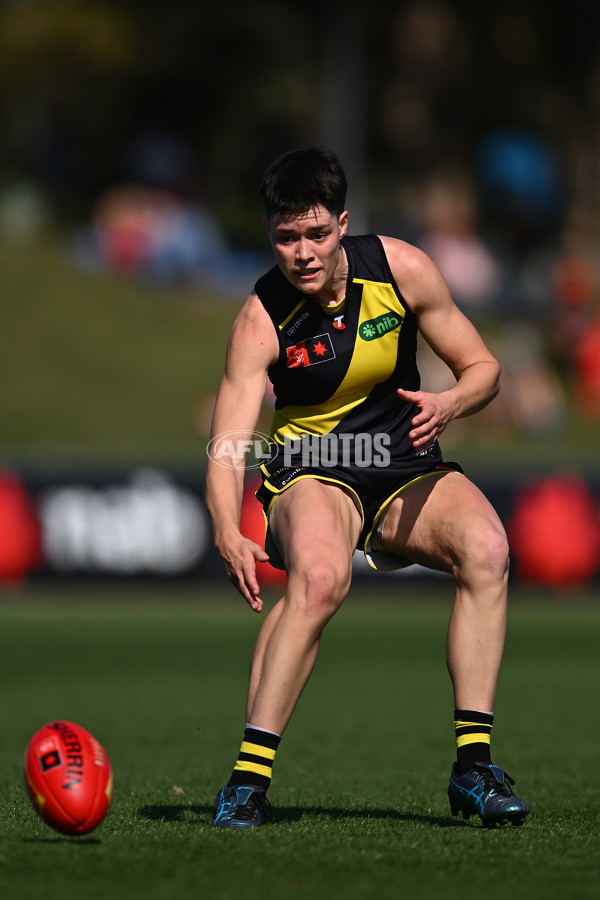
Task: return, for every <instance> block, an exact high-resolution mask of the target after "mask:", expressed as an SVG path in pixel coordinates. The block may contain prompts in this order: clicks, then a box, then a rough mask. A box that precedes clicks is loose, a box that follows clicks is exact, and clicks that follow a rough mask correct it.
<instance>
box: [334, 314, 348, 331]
mask: <svg viewBox="0 0 600 900" xmlns="http://www.w3.org/2000/svg"><path fill="white" fill-rule="evenodd" d="M333 327H334V328H337V330H338V331H343V330H344V328H345V327H346V325H345V323H344V317H343V316H334V319H333Z"/></svg>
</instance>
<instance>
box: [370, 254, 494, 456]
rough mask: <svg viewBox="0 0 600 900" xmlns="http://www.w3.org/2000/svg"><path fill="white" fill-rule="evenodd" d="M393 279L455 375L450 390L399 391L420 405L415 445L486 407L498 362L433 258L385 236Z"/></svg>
mask: <svg viewBox="0 0 600 900" xmlns="http://www.w3.org/2000/svg"><path fill="white" fill-rule="evenodd" d="M382 243H383V246H384V248H385V251H386V255H387V257H388V260H389V263H390V268H391V270H392V274H393V276H394V279H395V281H396V283H397V285H398V287H399V288H400V291H401V293H402V296H403V297H404V300H405V301H406V304H407V305H408V307H409V308H410V309H411V310H412V312H413V313H414V314H415V316H416V318H417V323H418V326H419V331H420V332H421V334H422V335H423V337H424V339H425V340H426V341H427V343H428V344H429V346H430V347H431V348H432V350H433V351H434V353H435V354H436V355H437V356H438V357H439V358H440V359H442V360H443V361H444V362H445V363H446V365H447V366H448V368H449V369H450V370H451V372H452V374H453V375H454V377H455V379H456V384H454V385H453V386H452V387H451V388H449V389H448V390H446V391H442V392H441V393H438V394H432V393H429V392H427V391H406V390H404V389H402V388H400V389H399V390H398V395H399V396H400V397H401V398H402V399H403V400H407V401H409V402H412V403H415V404H416V405H417V406H418V407H419V412H418V414H417V415H416V416H415V417H414V418H413V420H412V431H411V432H410V438H411V440H412V442H413V446H414V447H415V449H416V450H423V449H425V448H427V447H428V446H430V445H431V444H432V443H433V442H434V441H435V440H437V438H438V437H439V436H440V435H441V434H442V432H443V431H444V429H445V428H446V426H447V425H448V423H449V422H451V421H452V420H453V419H459V418H463V417H464V416H470V415H472V414H473V413H476V412H478V411H479V410H480V409H483V407H484V406H486V405H487V404H488V403H489V402H490V401H491V400H493V399H494V397H495V396H496V394H497V393H498V390H499V387H500V384H499V379H500V365H499V363H498V360H497V359H496V358H495V357H494V356H493V354H492V353H491V352H490V350H489V349H488V348H487V346H486V345H485V343H484V341H483V338H482V337H481V335H480V334H479V332H478V331H477V329H476V328H475V326H474V325H473V324H472V323H471V322H470V321H469V319H467V317H466V316H465V315H464V314H463V313H462V312H461V311H460V310H459V309H458V307H457V306H456V304H455V303H454V301H453V300H452V297H451V295H450V291H449V289H448V285H447V284H446V281H445V279H444V277H443V275H442V273H441V272H440V270H439V269H438V267H437V266H436V265H435V263H434V262H433V261H432V260H431V259H430V258H429V257H428V256H427V255H426V254H425V253H423V252H422V251H421V250H419V249H418V248H416V247H413V246H411V245H410V244H406V243H405V242H404V241H398V240H394V239H393V238H382Z"/></svg>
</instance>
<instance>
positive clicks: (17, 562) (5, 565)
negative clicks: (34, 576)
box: [0, 472, 42, 583]
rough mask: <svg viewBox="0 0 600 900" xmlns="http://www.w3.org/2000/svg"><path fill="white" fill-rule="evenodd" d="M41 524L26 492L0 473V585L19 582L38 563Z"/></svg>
mask: <svg viewBox="0 0 600 900" xmlns="http://www.w3.org/2000/svg"><path fill="white" fill-rule="evenodd" d="M41 543H42V541H41V529H40V524H39V521H38V518H37V515H36V512H35V509H34V507H33V504H32V502H31V499H30V498H29V496H28V494H27V492H26V490H25V488H24V487H23V485H22V484H21V482H20V481H19V480H18V479H17V478H16V477H15V476H14V475H12V474H11V473H10V472H0V583H1V582H5V583H14V582H20V581H22V580H23V578H24V577H25V576H26V575H27V574H28V572H30V571H31V570H32V569H33V568H35V566H36V565H38V563H39V562H40V561H41Z"/></svg>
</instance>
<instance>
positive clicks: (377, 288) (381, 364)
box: [271, 278, 405, 444]
mask: <svg viewBox="0 0 600 900" xmlns="http://www.w3.org/2000/svg"><path fill="white" fill-rule="evenodd" d="M354 283H355V284H362V285H363V292H362V302H361V310H360V318H359V321H358V327H357V335H356V340H355V344H354V351H353V353H352V359H351V360H350V365H349V366H348V370H347V372H346V374H345V376H344V378H343V379H342V382H341V383H340V385H339V387H338V388H337V390H336V391H335V393H334V394H332V396H331V397H330V398H329V400H325V401H324V402H322V403H319V404H318V405H317V406H313V407H311V406H293V405H289V406H284V407H283V408H282V409H279V410H275V414H274V416H273V424H272V429H271V433H272V434H273V437H274V439H275V440H276V441H278V442H279V443H280V444H282V443H283V442H284V439H285V438H286V437H290V438H296V437H301V436H302V435H303V434H306V433H307V432H308V433H309V434H328V433H329V432H330V431H333V429H334V428H335V427H336V426H337V425H339V423H340V422H341V421H342V420H343V419H344V418H345V417H346V416H347V415H348V414H349V413H350V412H352V410H353V409H355V408H356V407H357V406H358V405H359V404H360V403H362V402H363V401H364V400H365V398H366V396H367V394H368V393H369V391H370V390H371V389H372V388H373V387H374V385H375V384H380V383H381V382H383V381H386V380H387V379H388V378H389V377H390V376H391V375H392V373H393V371H394V369H395V367H396V360H397V355H398V336H399V334H400V329H401V328H402V323H403V321H404V316H405V309H404V307H403V306H402V304H401V303H400V301H399V299H398V295H397V294H396V292H395V291H394V288H393V287H392V285H391V284H386V283H384V282H378V281H367V280H365V279H362V278H355V279H354ZM296 311H297V310H294V312H296ZM390 312H391V313H393V314H394V315H395V316H399V317H400V320H401V321H400V325H399V327H398V328H396V329H394V330H393V331H389V332H388V333H387V334H385V335H384V336H383V337H381V338H378V339H377V340H373V341H364V340H362V339H361V338H360V337H359V336H358V329H360V326H361V325H362V324H363V322H367V321H369V319H375V318H377V316H380V315H383V314H385V313H390ZM374 373H375V377H374ZM365 385H368V386H369V387H367V388H365Z"/></svg>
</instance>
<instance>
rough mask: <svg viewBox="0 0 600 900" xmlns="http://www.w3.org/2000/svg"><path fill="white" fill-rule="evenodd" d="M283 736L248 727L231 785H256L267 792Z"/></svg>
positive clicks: (230, 780)
mask: <svg viewBox="0 0 600 900" xmlns="http://www.w3.org/2000/svg"><path fill="white" fill-rule="evenodd" d="M280 740H281V735H279V734H274V732H272V731H261V730H260V729H259V728H253V727H252V726H251V725H247V726H246V730H245V731H244V740H243V741H242V746H241V747H240V752H239V755H238V760H237V762H236V764H235V766H234V769H233V773H232V775H231V778H230V779H229V782H228V783H229V784H247V785H256V786H257V787H261V788H264V789H265V790H266V789H267V788H268V787H269V785H270V784H271V776H272V771H273V760H274V759H275V754H276V752H277V748H278V746H279V741H280Z"/></svg>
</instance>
